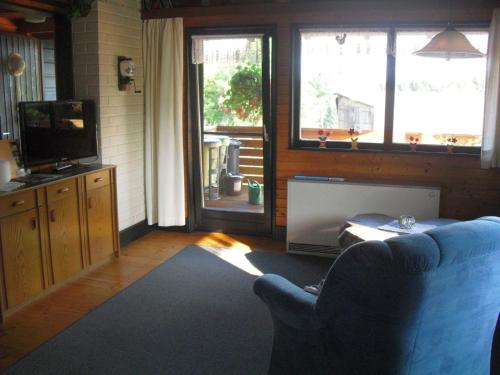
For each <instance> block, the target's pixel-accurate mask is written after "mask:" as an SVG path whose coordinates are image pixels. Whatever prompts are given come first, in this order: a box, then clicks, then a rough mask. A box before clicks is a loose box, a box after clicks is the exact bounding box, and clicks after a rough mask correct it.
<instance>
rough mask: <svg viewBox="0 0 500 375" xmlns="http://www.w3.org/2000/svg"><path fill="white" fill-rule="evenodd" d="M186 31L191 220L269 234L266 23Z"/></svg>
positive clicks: (205, 226)
mask: <svg viewBox="0 0 500 375" xmlns="http://www.w3.org/2000/svg"><path fill="white" fill-rule="evenodd" d="M188 37H189V45H190V48H189V91H190V93H189V106H190V124H191V127H190V129H191V135H190V138H191V139H190V141H191V146H192V147H191V151H192V152H191V153H192V155H191V156H192V157H191V171H192V189H191V191H192V194H191V195H192V197H191V202H190V203H191V208H192V212H194V215H193V218H192V224H193V225H192V227H194V228H196V229H200V230H209V231H223V232H231V233H246V234H271V230H272V211H273V204H272V202H273V184H274V178H273V145H272V143H273V142H272V139H273V128H274V126H273V123H274V121H273V119H274V114H273V108H274V91H275V90H274V89H273V80H272V76H273V73H274V61H275V59H274V58H273V53H274V47H273V43H272V41H273V30H272V28H268V27H258V28H241V29H235V28H231V29H227V28H220V29H203V30H200V29H196V30H191V31H190V32H189V33H188Z"/></svg>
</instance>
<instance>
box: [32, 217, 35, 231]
mask: <svg viewBox="0 0 500 375" xmlns="http://www.w3.org/2000/svg"><path fill="white" fill-rule="evenodd" d="M31 228H32V229H36V217H34V218H32V219H31Z"/></svg>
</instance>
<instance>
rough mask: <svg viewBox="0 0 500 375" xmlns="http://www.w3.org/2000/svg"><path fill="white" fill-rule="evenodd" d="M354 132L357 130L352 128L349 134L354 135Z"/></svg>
mask: <svg viewBox="0 0 500 375" xmlns="http://www.w3.org/2000/svg"><path fill="white" fill-rule="evenodd" d="M354 134H356V130H354V128H350V129H349V135H350V136H351V137H352V136H353V135H354Z"/></svg>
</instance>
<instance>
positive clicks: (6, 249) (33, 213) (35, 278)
mask: <svg viewBox="0 0 500 375" xmlns="http://www.w3.org/2000/svg"><path fill="white" fill-rule="evenodd" d="M38 223H39V220H38V214H37V210H36V209H35V208H33V209H31V210H29V211H25V212H21V213H16V214H14V215H11V216H7V217H4V218H2V219H0V236H1V247H2V259H1V260H2V266H3V271H4V272H3V276H4V279H3V281H4V294H3V298H2V299H3V305H4V308H11V307H14V306H17V305H19V304H21V303H23V302H26V301H28V300H29V299H30V298H32V297H33V296H35V295H37V294H38V293H40V292H41V291H42V290H43V289H44V287H45V281H44V273H43V253H42V245H41V239H40V231H39V224H38Z"/></svg>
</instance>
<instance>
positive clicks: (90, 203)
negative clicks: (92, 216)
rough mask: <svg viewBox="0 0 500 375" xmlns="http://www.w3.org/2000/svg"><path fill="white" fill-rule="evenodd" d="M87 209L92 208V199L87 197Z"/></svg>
mask: <svg viewBox="0 0 500 375" xmlns="http://www.w3.org/2000/svg"><path fill="white" fill-rule="evenodd" d="M89 208H92V198H90V197H89Z"/></svg>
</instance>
